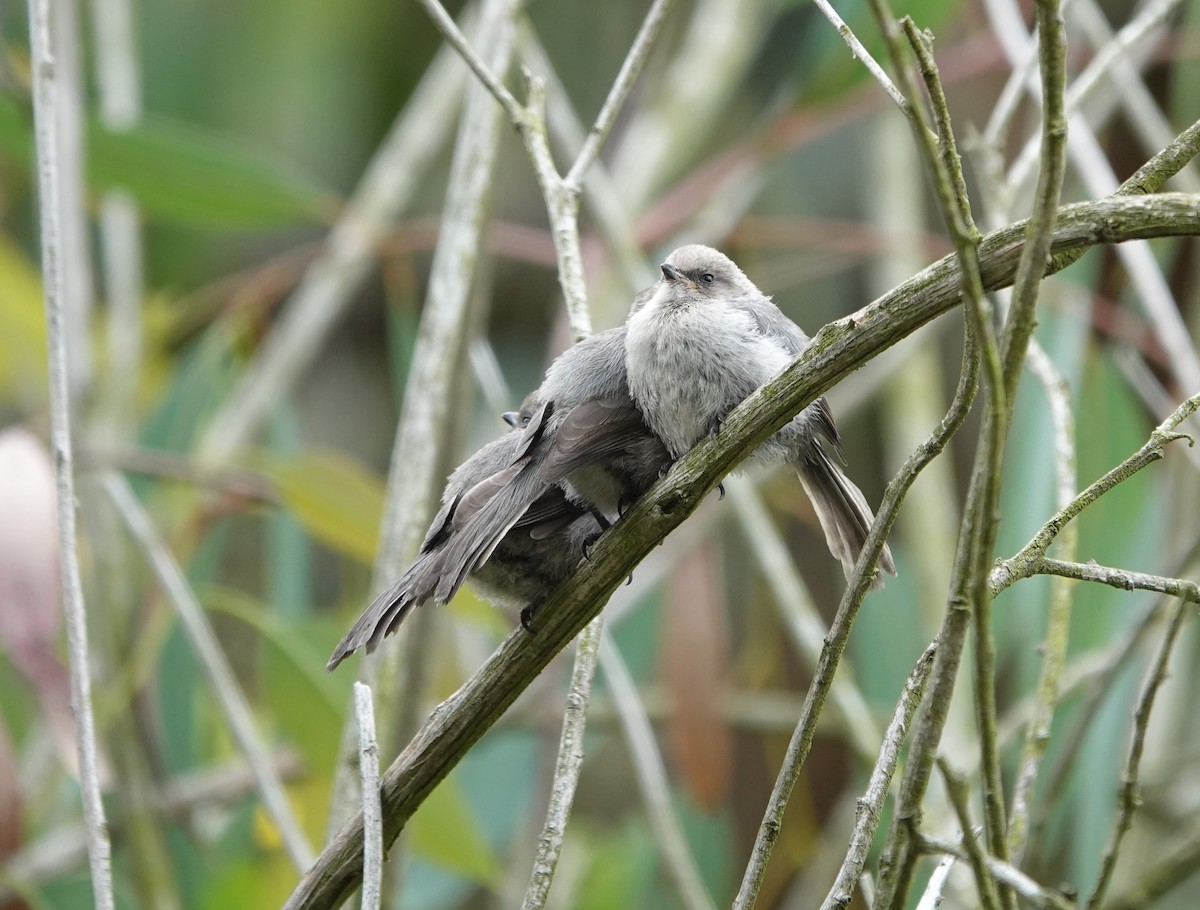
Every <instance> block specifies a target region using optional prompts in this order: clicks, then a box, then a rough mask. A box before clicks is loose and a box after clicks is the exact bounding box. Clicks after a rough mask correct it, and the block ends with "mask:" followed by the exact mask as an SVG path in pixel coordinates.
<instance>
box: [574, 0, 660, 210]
mask: <svg viewBox="0 0 1200 910" xmlns="http://www.w3.org/2000/svg"><path fill="white" fill-rule="evenodd" d="M673 2H674V0H654V4H653V5H652V6H651V7H650V10H649V12H647V13H646V18H645V19H643V20H642V27H641V28H640V29H638V33H637V37H636V38H634V39H633V44H632V45H631V46H630V48H629V53H627V54H626V55H625V60H624V62H623V63H622V64H621V69H620V71H619V72H618V73H617V78H616V79H615V80H614V81H613V84H612V88H610V89H609V90H608V97H607V98H605V99H604V104H603V106H601V108H600V113H599V114H597V115H596V122H595V123H594V124H592V128H591V129H590V130H589V131H588V136H587V139H586V140H585V141H584V143H583V148H581V149H580V150H579V154H578V155H577V156H576V158H575V163H574V164H572V165H571V170H570V171H568V172H567V175H566V177H564V178H563V185H564V186H566V187H567V188H568V189H569V190H571V191H572V192H574V193H578V192H579V191H580V189H581V188H582V186H583V178H584V175H586V174H587V172H588V169H589V168H590V167H591V166H592V163H593V162H594V161H595V160H596V158H597V156H598V155H599V154H600V148H601V146H603V145H604V140H605V139H607V138H608V134H609V132H610V131H611V130H612V128H613V124H614V123H616V120H617V115H618V114H619V113H620V112H621V108H622V107H623V106H624V104H625V99H626V98H628V97H629V92H630V90H631V89H632V88H633V83H634V81H635V80H636V79H637V77H638V73H639V72H641V70H642V65H643V64H644V63H645V62H646V57H647V56H648V55H649V53H650V48H651V47H653V45H654V39H655V38H657V37H658V31H659V29H660V28H661V27H662V24H663V22H664V21H665V20H666V18H667V13H668V12H670V10H671V4H672V3H673Z"/></svg>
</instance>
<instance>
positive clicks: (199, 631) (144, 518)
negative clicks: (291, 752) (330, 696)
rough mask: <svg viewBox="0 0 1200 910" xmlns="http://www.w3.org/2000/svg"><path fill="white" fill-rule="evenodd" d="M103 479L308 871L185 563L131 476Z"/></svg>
mask: <svg viewBox="0 0 1200 910" xmlns="http://www.w3.org/2000/svg"><path fill="white" fill-rule="evenodd" d="M101 483H102V485H103V487H104V492H105V493H106V494H107V495H108V497H109V499H110V500H111V501H112V504H113V506H114V507H115V508H116V510H117V513H118V514H119V515H120V516H121V520H122V521H123V522H124V523H125V525H126V527H127V528H128V529H129V532H130V534H131V535H132V536H133V538H134V539H135V540H136V541H137V543H138V545H139V546H140V547H141V548H142V551H143V553H144V555H145V557H146V560H147V561H148V562H149V563H150V567H151V569H153V570H154V574H155V576H156V577H157V578H158V583H159V584H160V585H161V586H162V589H163V592H164V593H165V594H166V595H167V599H168V600H169V601H170V602H171V605H172V606H173V607H174V608H175V612H176V613H177V614H178V616H179V622H180V624H181V625H182V626H183V630H184V632H185V633H186V634H187V638H188V641H189V642H190V643H191V645H192V649H193V650H194V651H195V652H196V657H197V658H198V659H199V661H200V665H201V666H202V667H203V668H204V671H205V673H206V674H207V675H208V679H209V682H210V683H211V684H212V691H213V695H214V697H215V698H216V701H217V704H218V705H219V706H220V708H221V712H222V713H223V714H224V715H225V720H226V722H227V723H228V724H229V729H230V732H231V733H232V734H233V738H234V741H235V742H236V743H237V744H238V748H239V749H241V751H242V754H243V755H244V756H245V757H246V762H247V764H249V765H250V767H251V768H252V769H253V771H254V776H255V780H256V781H257V782H258V789H259V793H260V795H261V796H262V801H263V805H264V807H265V808H266V810H267V812H268V813H269V814H270V816H271V818H272V820H274V822H275V824H276V825H277V826H278V827H279V833H280V836H281V838H282V839H283V845H284V848H285V849H286V850H287V853H288V856H289V858H290V859H291V860H292V864H293V865H294V866H295V867H296V868H297V869H299V870H300V871H304V870H305V869H307V868H308V867H309V866H311V865H312V863H313V859H314V857H315V854H314V853H313V849H312V847H311V846H310V845H309V843H308V839H307V838H306V837H305V835H304V831H303V829H302V828H301V826H300V822H299V821H298V820H297V818H296V816H295V814H294V813H293V812H292V807H291V804H290V803H289V802H288V798H287V793H286V792H285V791H284V788H283V782H282V781H281V780H280V779H279V775H278V773H276V770H275V767H274V765H273V764H272V762H271V756H270V750H269V749H268V748H267V745H266V743H264V742H263V741H262V739H261V737H260V736H259V733H258V728H257V727H256V726H255V724H254V715H253V713H252V712H251V710H250V705H249V704H248V703H247V702H246V697H245V695H243V694H242V690H241V689H240V688H239V687H238V683H237V678H236V677H235V676H234V673H233V670H232V668H230V666H229V661H228V659H227V658H226V657H225V653H224V652H223V651H222V650H221V645H220V643H219V642H218V641H217V637H216V635H215V633H214V632H213V629H212V626H211V625H210V624H209V622H208V618H207V617H206V616H205V614H204V609H203V608H202V607H201V606H200V602H199V601H198V600H197V599H196V595H195V593H193V591H192V589H191V586H190V585H189V584H188V581H187V578H186V577H185V576H184V574H183V571H182V570H181V569H180V568H179V563H177V562H176V561H175V557H174V556H172V555H171V553H170V551H169V550H168V549H167V547H166V545H165V544H164V543H163V541H162V539H161V538H160V537H159V535H158V532H157V531H156V530H155V528H154V524H153V523H152V522H151V520H150V516H149V515H147V514H146V510H145V509H143V508H142V505H141V503H140V502H138V499H137V496H136V495H135V494H134V492H133V490H132V489H130V487H129V484H128V483H127V482H126V481H125V479H124V478H123V477H121V476H120V475H119V474H113V473H107V474H104V475H103V476H102V478H101Z"/></svg>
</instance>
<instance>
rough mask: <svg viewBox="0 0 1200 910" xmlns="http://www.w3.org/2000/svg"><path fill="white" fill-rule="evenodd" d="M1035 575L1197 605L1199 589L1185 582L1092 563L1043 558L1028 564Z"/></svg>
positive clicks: (1183, 579)
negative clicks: (1164, 597)
mask: <svg viewBox="0 0 1200 910" xmlns="http://www.w3.org/2000/svg"><path fill="white" fill-rule="evenodd" d="M1030 568H1031V569H1032V572H1031V573H1030V574H1034V575H1055V576H1058V577H1060V578H1074V579H1076V580H1077V581H1094V582H1098V583H1100V584H1103V585H1108V586H1109V587H1112V588H1120V589H1121V590H1122V591H1157V592H1158V593H1160V594H1170V595H1171V596H1172V597H1179V598H1181V599H1183V600H1186V601H1188V602H1189V603H1194V604H1200V585H1197V584H1196V582H1194V581H1190V580H1188V579H1186V578H1166V577H1165V576H1162V575H1148V574H1146V573H1145V572H1133V571H1130V570H1129V569H1114V568H1111V567H1110V566H1102V565H1100V564H1099V563H1097V562H1095V561H1092V562H1065V561H1063V560H1061V559H1051V558H1050V557H1048V556H1042V557H1040V558H1039V559H1037V560H1035V561H1033V562H1032V563H1031V564H1030Z"/></svg>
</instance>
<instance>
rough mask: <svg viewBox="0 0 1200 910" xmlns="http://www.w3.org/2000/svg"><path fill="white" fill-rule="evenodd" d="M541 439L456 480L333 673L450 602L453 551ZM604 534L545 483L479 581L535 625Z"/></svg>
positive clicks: (487, 560)
mask: <svg viewBox="0 0 1200 910" xmlns="http://www.w3.org/2000/svg"><path fill="white" fill-rule="evenodd" d="M535 429H536V428H535ZM538 438H540V436H539V435H538V434H537V433H536V432H535V433H534V434H532V435H529V436H527V435H526V434H525V433H509V434H508V435H506V436H502V437H501V438H499V439H497V440H494V441H493V442H490V443H488V444H487V445H485V446H484V447H483V448H482V449H480V450H479V451H478V452H476V453H475V454H474V455H472V456H471V457H470V458H468V459H467V460H466V461H465V462H463V464H462V465H461V466H460V467H459V468H458V469H457V470H455V471H454V473H453V474H451V475H450V478H449V480H447V482H446V489H445V492H443V494H442V507H441V509H440V510H439V511H438V513H437V515H435V516H434V519H433V522H432V523H431V524H430V526H429V531H428V532H427V533H426V535H425V540H424V542H423V543H422V544H421V549H420V552H419V553H418V555H417V558H416V560H415V561H414V562H413V564H412V566H411V567H410V568H409V569H408V571H407V572H405V573H404V575H402V576H401V577H400V579H399V580H398V581H397V582H396V583H395V584H393V585H392V586H391V587H389V588H388V589H387V590H386V591H384V592H383V593H382V594H380V595H379V596H378V597H377V598H375V600H374V601H373V602H372V603H371V605H370V606H369V607H367V609H366V610H365V611H363V614H362V615H361V616H360V617H359V618H358V620H357V621H356V622H355V623H354V626H353V627H352V628H351V629H350V631H349V632H347V633H346V636H345V638H343V639H342V640H341V641H340V642H339V643H338V646H337V647H336V648H334V649H333V655H332V656H331V657H330V658H329V663H328V664H326V666H325V668H326V669H327V670H332V669H333V668H334V667H336V666H337V665H338V664H339V663H341V662H342V661H343V660H344V659H345V658H346V657H348V656H349V655H350V654H352V653H353V652H354V651H356V650H358V649H359V648H361V647H363V646H364V645H365V646H366V649H367V652H368V653H370V652H372V651H374V650H375V648H376V647H378V645H379V642H380V641H382V640H383V638H384V636H385V635H389V634H391V633H392V632H393V631H395V629H396V627H397V626H398V625H399V624H400V622H401V620H403V619H404V617H405V616H406V615H408V612H409V611H410V610H412V609H413V608H414V607H417V606H419V605H420V604H421V603H423V602H424V601H426V600H428V599H429V598H431V597H435V598H436V599H437V600H438V601H439V602H443V601H445V600H448V599H449V597H448V596H442V594H441V593H439V589H441V588H442V587H443V583H444V582H445V581H446V572H447V566H446V556H447V553H448V552H449V551H450V549H451V548H452V546H453V545H454V543H455V541H457V540H459V539H460V537H461V536H462V535H464V534H466V535H470V534H472V533H473V532H474V531H475V529H476V527H477V524H478V522H477V519H478V517H479V515H480V513H481V512H483V511H485V510H486V509H487V507H488V505H489V504H490V503H492V502H493V500H495V499H496V497H497V496H498V495H501V494H503V493H504V492H505V490H506V489H507V488H508V485H509V484H510V483H511V481H512V477H513V475H514V474H515V473H519V471H520V467H521V466H522V465H523V464H524V463H525V461H524V460H525V459H527V458H528V452H527V449H528V447H529V445H530V443H531V442H535V441H537V439H538ZM600 530H601V529H600V525H599V524H598V523H597V522H596V519H595V518H594V517H593V516H592V515H591V513H590V512H588V511H587V510H586V509H584V508H582V507H580V506H578V505H576V504H574V503H572V502H571V501H569V500H568V499H567V498H566V496H565V495H564V494H563V491H562V490H561V489H559V488H558V487H554V486H547V485H543V487H542V489H541V492H540V494H539V495H537V496H534V497H533V499H532V501H531V502H530V503H529V504H527V507H522V508H521V510H520V511H519V512H518V513H517V515H516V516H515V517H513V519H512V520H511V521H508V522H506V524H505V527H504V531H503V532H502V533H500V534H499V535H498V536H497V537H496V538H495V540H494V541H492V542H491V547H490V549H489V550H488V552H487V555H486V556H485V557H484V559H483V561H482V562H481V563H480V564H479V565H477V566H474V567H473V569H472V570H471V575H472V580H473V581H474V582H475V584H476V585H477V586H478V587H479V588H480V589H481V593H483V594H484V595H485V596H486V597H487V598H488V599H489V600H492V601H495V602H497V603H500V604H501V605H504V606H511V607H515V608H519V609H520V610H521V611H522V621H523V622H524V623H525V624H528V616H529V613H530V612H531V611H532V609H533V608H534V607H536V606H537V604H539V603H541V602H542V601H543V600H545V599H546V597H548V596H549V595H550V593H551V592H552V591H553V590H554V589H555V588H557V587H558V586H559V585H560V584H561V583H562V582H563V581H565V580H566V579H567V578H569V577H570V576H571V574H572V572H574V570H575V567H576V566H577V565H578V564H579V560H580V557H581V556H582V555H583V549H584V544H585V543H586V542H587V541H589V540H593V539H594V538H595V537H596V536H597V535H599V534H600ZM455 571H458V570H457V568H456V569H455ZM455 582H456V583H455V584H454V585H453V590H452V591H451V592H450V594H451V595H452V594H453V592H454V591H457V590H458V586H459V585H460V584H461V583H462V578H458V577H456V578H455Z"/></svg>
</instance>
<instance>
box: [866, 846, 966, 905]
mask: <svg viewBox="0 0 1200 910" xmlns="http://www.w3.org/2000/svg"><path fill="white" fill-rule="evenodd" d="M956 862H958V856H957V855H955V854H952V853H947V854H946V855H944V856H943V857H942V858H941V859H940V860H938V864H937V865H936V866H935V867H934V869H933V872H932V873H931V874H930V876H929V881H928V882H926V884H925V890H924V891H923V892H921V899H920V900H919V901H917V908H916V910H938V908H939V907H940V906H941V905H942V892H943V891H944V890H945V888H946V882H947V881H949V879H950V871H951V870H952V869H953V868H954V864H955V863H956ZM875 906H876V907H878V906H879V904H878V903H876V904H875Z"/></svg>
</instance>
